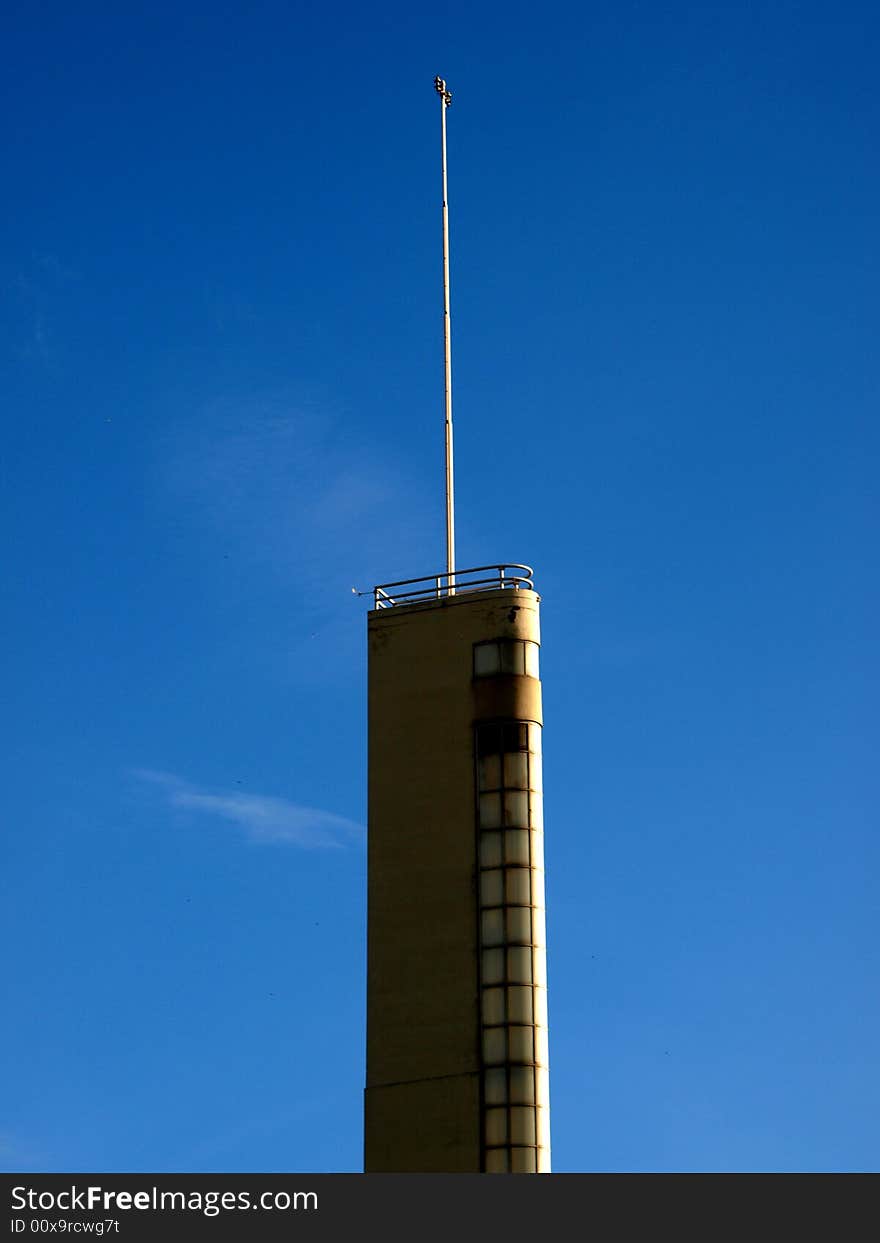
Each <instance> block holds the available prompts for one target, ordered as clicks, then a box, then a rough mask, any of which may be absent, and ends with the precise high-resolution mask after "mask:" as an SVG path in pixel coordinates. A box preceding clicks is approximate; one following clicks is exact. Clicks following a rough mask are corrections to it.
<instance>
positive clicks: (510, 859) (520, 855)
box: [504, 829, 529, 867]
mask: <svg viewBox="0 0 880 1243" xmlns="http://www.w3.org/2000/svg"><path fill="white" fill-rule="evenodd" d="M504 861H505V863H522V864H524V865H525V866H526V867H528V865H529V835H528V833H527V832H526V830H525V829H509V830H508V831H507V832H506V833H505V834H504Z"/></svg>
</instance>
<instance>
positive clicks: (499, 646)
mask: <svg viewBox="0 0 880 1243" xmlns="http://www.w3.org/2000/svg"><path fill="white" fill-rule="evenodd" d="M538 650H539V648H538V644H537V643H533V642H532V641H531V640H530V639H491V640H490V641H489V642H488V643H475V644H474V677H475V678H493V677H497V676H498V675H499V674H507V675H508V676H513V677H526V678H537V677H538V676H539V673H538Z"/></svg>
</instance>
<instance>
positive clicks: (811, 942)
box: [0, 0, 880, 1171]
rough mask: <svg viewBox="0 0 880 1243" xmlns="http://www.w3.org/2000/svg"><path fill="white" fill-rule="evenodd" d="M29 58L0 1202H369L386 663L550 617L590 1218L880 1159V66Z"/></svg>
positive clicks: (231, 33)
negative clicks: (761, 1176) (271, 1192)
mask: <svg viewBox="0 0 880 1243" xmlns="http://www.w3.org/2000/svg"><path fill="white" fill-rule="evenodd" d="M123 8H124V11H120V9H119V6H118V5H109V4H107V5H94V4H83V5H77V6H75V7H71V6H69V5H59V4H39V5H36V4H28V5H21V4H14V5H12V6H10V7H9V8H8V9H7V16H6V19H5V23H4V25H5V30H4V43H5V45H6V57H5V61H6V69H5V72H4V74H3V77H2V82H0V92H2V96H3V99H2V107H3V115H4V117H5V118H6V123H7V129H6V134H5V137H4V140H3V141H4V147H5V150H4V153H3V165H4V169H5V172H6V178H5V180H6V187H7V188H6V191H5V194H4V205H3V214H4V229H3V238H2V243H0V280H2V287H3V292H4V296H3V298H2V300H0V351H2V381H0V383H2V404H3V410H4V420H3V427H4V437H3V447H4V454H3V457H4V467H3V475H4V488H3V498H2V505H3V507H4V511H5V512H4V515H3V518H4V520H3V530H4V533H5V535H6V552H5V557H4V559H5V563H6V578H7V582H8V588H9V589H8V593H7V602H6V608H5V621H4V644H3V645H4V650H5V653H6V656H7V662H6V671H5V674H4V679H3V681H4V699H5V702H6V712H5V713H4V718H5V726H4V734H5V738H4V748H3V749H4V753H5V755H6V757H7V761H8V766H7V769H6V773H7V775H6V779H5V783H4V794H5V799H4V803H5V821H6V828H5V831H4V853H5V854H6V857H7V861H8V866H7V867H6V868H5V869H4V880H3V882H2V884H3V890H4V895H3V914H2V919H3V924H4V927H3V938H2V939H3V945H4V947H5V949H4V954H5V963H4V967H3V980H4V984H5V985H6V987H7V989H8V995H9V1005H8V1010H7V1013H8V1015H9V1018H8V1019H7V1022H6V1024H5V1025H4V1027H3V1031H2V1036H0V1052H2V1060H3V1063H4V1065H5V1070H4V1074H3V1078H4V1082H5V1083H6V1084H7V1091H6V1092H5V1094H4V1095H5V1102H4V1107H3V1109H4V1113H3V1116H2V1117H0V1154H2V1157H0V1161H2V1164H3V1166H4V1168H7V1169H10V1170H13V1169H29V1170H34V1171H37V1170H68V1171H74V1170H106V1171H112V1170H129V1171H131V1170H163V1171H172V1170H191V1171H203V1170H204V1171H208V1170H230V1171H233V1170H242V1171H249V1170H266V1171H270V1170H297V1171H319V1170H357V1169H358V1168H360V1161H361V1090H362V1085H363V1061H364V1030H363V1022H364V968H365V852H364V821H365V805H366V799H365V791H366V771H365V742H366V738H365V733H366V729H365V726H366V707H365V657H366V650H365V649H366V645H365V617H364V611H365V610H364V601H361V600H358V599H356V598H355V597H354V596H353V595H352V594H351V587H352V586H353V585H356V586H358V587H360V588H368V587H370V586H371V585H372V584H373V583H374V582H383V581H388V580H391V579H395V578H400V577H409V576H411V575H417V574H422V573H429V572H432V571H434V570H435V569H437V568H439V567H440V566H442V564H443V560H444V548H443V427H442V399H443V391H442V339H441V318H440V311H441V307H442V302H441V289H440V284H439V281H440V256H439V223H440V222H439V199H438V174H439V168H438V128H439V123H438V117H437V99H436V96H435V95H434V92H433V87H432V80H433V77H434V75H435V74H437V73H440V74H442V75H443V76H445V77H446V78H447V80H448V82H449V86H450V88H451V89H452V91H453V96H454V100H453V105H452V109H451V111H450V114H449V145H450V179H451V181H450V202H451V211H452V246H453V253H452V296H453V360H454V400H455V419H456V451H457V458H456V467H457V489H458V490H457V521H458V533H459V562H460V564H462V565H471V564H477V565H479V564H483V563H485V562H491V561H495V560H500V559H508V560H512V561H526V562H528V563H530V564H532V565H534V566H535V567H536V575H537V578H536V581H537V585H538V587H539V590H540V591H541V593H542V597H543V637H544V649H543V653H542V674H543V678H544V695H545V717H546V726H545V739H544V742H545V774H546V787H547V792H546V806H545V812H546V821H547V849H546V854H547V869H548V871H547V893H548V925H549V940H550V958H549V962H550V1001H551V1013H550V1021H551V1063H552V1099H553V1141H554V1166H555V1168H556V1169H557V1170H561V1171H575V1170H726V1169H730V1170H748V1169H753V1170H813V1169H827V1170H865V1169H876V1168H877V1166H878V1160H880V1153H878V1140H877V1128H876V1119H877V1116H878V1111H880V1099H878V1098H880V1077H878V1052H877V1050H878V1048H880V1006H878V993H877V987H876V981H877V971H878V962H877V958H878V910H877V885H876V875H877V866H878V862H880V860H878V844H877V835H876V817H875V816H872V812H875V811H876V807H877V765H876V758H875V757H876V708H875V705H876V700H877V655H876V637H875V636H876V631H877V590H876V585H875V557H874V556H873V553H874V548H875V545H876V532H877V517H876V475H877V470H876V454H877V449H878V433H877V418H876V410H877V399H878V395H880V366H878V359H877V328H876V325H877V312H878V288H880V280H878V277H880V271H878V268H880V264H878V242H877V219H878V214H880V174H878V165H877V134H878V121H880V105H878V96H877V90H876V66H877V63H878V52H880V46H878V44H880V38H878V36H880V19H878V15H877V11H876V8H875V6H873V5H868V4H858V3H848V2H844V3H838V4H834V5H831V4H827V3H826V4H818V3H812V4H811V3H791V2H785V0H781V2H779V3H773V4H770V3H764V4H755V5H741V4H724V5H713V4H709V5H706V4H695V3H694V4H690V3H670V4H666V5H662V6H654V5H648V4H638V3H630V4H620V3H614V4H611V3H602V4H593V5H580V4H578V5H575V4H571V5H567V4H553V3H551V4H549V5H542V6H538V7H534V6H525V5H521V4H511V3H505V4H504V5H500V4H484V5H477V6H473V5H462V4H460V3H450V4H448V5H446V6H444V7H441V8H437V6H418V5H416V6H413V5H402V4H401V5H396V4H395V5H386V6H384V7H381V8H379V9H376V8H370V7H367V6H351V5H342V6H337V7H335V8H333V9H329V10H328V9H322V8H320V7H319V6H303V5H297V4H294V5H289V4H284V5H282V4H278V3H262V4H261V3H255V4H249V5H246V6H245V5H226V6H221V7H220V8H218V7H217V6H216V5H212V6H197V5H193V4H186V3H183V4H175V5H170V4H166V3H162V2H161V0H159V2H158V3H154V4H151V5H149V6H146V5H126V6H123Z"/></svg>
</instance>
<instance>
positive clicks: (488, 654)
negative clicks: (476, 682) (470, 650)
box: [474, 643, 501, 678]
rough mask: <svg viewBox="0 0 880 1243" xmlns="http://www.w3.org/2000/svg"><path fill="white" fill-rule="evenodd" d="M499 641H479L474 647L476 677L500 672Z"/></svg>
mask: <svg viewBox="0 0 880 1243" xmlns="http://www.w3.org/2000/svg"><path fill="white" fill-rule="evenodd" d="M500 669H501V664H500V655H499V652H498V644H497V643H477V644H476V645H475V647H474V677H477V678H485V677H489V676H491V675H492V674H493V673H498V672H500Z"/></svg>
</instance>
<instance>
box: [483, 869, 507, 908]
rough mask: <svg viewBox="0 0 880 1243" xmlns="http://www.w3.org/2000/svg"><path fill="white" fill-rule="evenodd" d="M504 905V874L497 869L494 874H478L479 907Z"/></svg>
mask: <svg viewBox="0 0 880 1243" xmlns="http://www.w3.org/2000/svg"><path fill="white" fill-rule="evenodd" d="M503 904H504V873H503V872H502V871H501V870H500V869H499V870H497V871H494V872H481V873H480V905H481V906H502V905H503Z"/></svg>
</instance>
